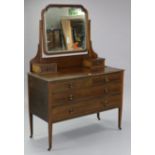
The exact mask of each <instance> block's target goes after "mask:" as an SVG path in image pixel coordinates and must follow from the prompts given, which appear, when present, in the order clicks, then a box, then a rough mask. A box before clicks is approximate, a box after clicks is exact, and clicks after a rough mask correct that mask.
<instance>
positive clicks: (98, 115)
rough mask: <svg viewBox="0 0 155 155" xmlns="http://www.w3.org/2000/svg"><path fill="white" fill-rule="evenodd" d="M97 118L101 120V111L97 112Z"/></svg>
mask: <svg viewBox="0 0 155 155" xmlns="http://www.w3.org/2000/svg"><path fill="white" fill-rule="evenodd" d="M97 119H98V120H101V118H100V113H99V112H98V113H97Z"/></svg>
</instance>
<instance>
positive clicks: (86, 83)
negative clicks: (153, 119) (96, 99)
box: [51, 72, 121, 93]
mask: <svg viewBox="0 0 155 155" xmlns="http://www.w3.org/2000/svg"><path fill="white" fill-rule="evenodd" d="M120 81H121V72H120V73H113V74H106V75H100V76H93V77H87V78H81V79H76V80H66V81H63V82H56V83H51V90H52V92H55V93H56V92H66V91H71V90H75V89H82V88H89V87H94V86H100V85H103V84H108V83H114V82H120Z"/></svg>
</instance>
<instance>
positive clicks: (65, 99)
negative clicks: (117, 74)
mask: <svg viewBox="0 0 155 155" xmlns="http://www.w3.org/2000/svg"><path fill="white" fill-rule="evenodd" d="M118 93H121V84H120V83H117V84H115V85H113V84H108V85H106V86H104V85H103V86H98V87H90V88H86V89H74V90H72V91H66V92H63V93H62V92H61V93H60V92H59V93H58V92H56V93H55V92H53V93H52V95H51V97H52V105H60V104H64V103H71V102H76V101H80V100H83V99H89V98H95V97H100V96H103V95H104V96H105V95H110V94H118Z"/></svg>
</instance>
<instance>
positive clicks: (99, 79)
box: [92, 72, 122, 85]
mask: <svg viewBox="0 0 155 155" xmlns="http://www.w3.org/2000/svg"><path fill="white" fill-rule="evenodd" d="M121 77H122V73H121V72H119V73H114V74H106V75H100V76H95V77H93V79H92V83H93V85H100V84H106V83H110V82H119V81H121Z"/></svg>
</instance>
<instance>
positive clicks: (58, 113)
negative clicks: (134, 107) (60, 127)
mask: <svg viewBox="0 0 155 155" xmlns="http://www.w3.org/2000/svg"><path fill="white" fill-rule="evenodd" d="M120 104H121V95H114V96H110V97H107V98H103V97H101V98H98V99H94V100H87V101H81V102H80V103H78V104H68V105H65V106H58V107H55V108H52V113H51V119H52V120H53V122H57V121H61V120H65V119H70V118H74V117H77V116H82V115H86V114H91V113H95V112H99V111H103V110H107V109H110V108H116V107H118V106H119V105H120Z"/></svg>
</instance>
